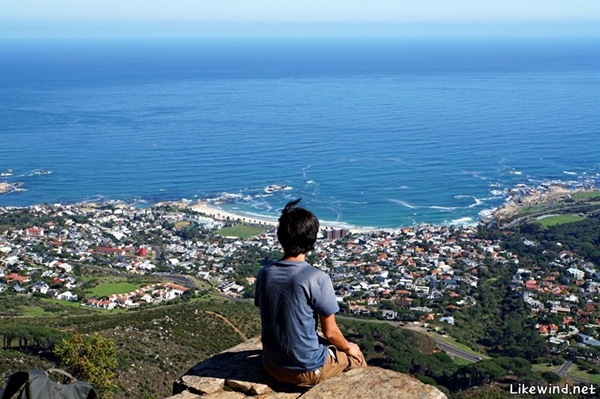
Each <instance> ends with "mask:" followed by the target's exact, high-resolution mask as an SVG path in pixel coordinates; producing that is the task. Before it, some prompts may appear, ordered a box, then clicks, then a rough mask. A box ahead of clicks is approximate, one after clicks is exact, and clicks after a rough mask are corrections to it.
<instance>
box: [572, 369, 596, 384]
mask: <svg viewBox="0 0 600 399" xmlns="http://www.w3.org/2000/svg"><path fill="white" fill-rule="evenodd" d="M567 375H568V376H570V377H575V378H580V379H582V380H586V381H590V382H593V383H594V384H600V375H598V374H590V373H586V372H585V371H582V370H581V369H579V367H577V365H576V364H574V365H572V366H571V368H570V369H569V371H568V372H567Z"/></svg>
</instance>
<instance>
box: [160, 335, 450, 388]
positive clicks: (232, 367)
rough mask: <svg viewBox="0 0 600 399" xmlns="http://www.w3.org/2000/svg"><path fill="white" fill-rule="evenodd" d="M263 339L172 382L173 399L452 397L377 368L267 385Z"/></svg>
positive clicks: (216, 357) (221, 354)
mask: <svg viewBox="0 0 600 399" xmlns="http://www.w3.org/2000/svg"><path fill="white" fill-rule="evenodd" d="M261 348H262V346H261V343H260V337H256V338H252V339H250V340H248V341H246V342H244V343H242V344H240V345H238V346H235V347H233V348H231V349H229V350H227V351H225V352H222V353H220V354H218V355H215V356H213V357H211V358H210V359H208V360H206V361H204V362H201V363H198V364H197V365H195V366H194V367H192V368H191V369H190V370H188V372H187V373H185V374H184V375H183V376H182V377H180V378H179V379H178V380H177V381H175V383H174V384H173V394H174V396H171V397H169V398H168V399H243V398H247V397H254V398H259V399H296V398H302V399H338V398H344V399H369V398H377V399H400V398H402V399H447V398H446V395H445V394H444V393H442V392H441V391H440V390H438V389H437V388H435V387H433V386H431V385H426V384H423V383H422V382H420V381H419V380H417V379H415V378H413V377H410V376H408V375H405V374H401V373H397V372H395V371H391V370H385V369H382V368H378V367H367V368H364V369H355V370H350V371H348V372H346V373H342V374H341V375H339V376H336V377H333V378H331V379H329V380H326V381H324V382H322V383H320V384H318V385H316V386H314V387H312V388H310V389H307V390H298V388H293V387H290V386H283V385H277V384H274V383H273V382H272V381H268V380H267V378H266V376H265V375H264V373H263V371H262V368H261V366H260V352H261Z"/></svg>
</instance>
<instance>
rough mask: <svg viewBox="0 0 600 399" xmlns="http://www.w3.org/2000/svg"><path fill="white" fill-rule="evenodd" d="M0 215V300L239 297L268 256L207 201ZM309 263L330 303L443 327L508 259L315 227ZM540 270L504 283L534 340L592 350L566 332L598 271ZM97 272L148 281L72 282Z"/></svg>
mask: <svg viewBox="0 0 600 399" xmlns="http://www.w3.org/2000/svg"><path fill="white" fill-rule="evenodd" d="M0 220H1V223H0V295H17V296H18V295H28V296H32V295H37V296H41V297H45V298H55V299H58V300H64V301H68V302H75V303H79V304H80V306H81V307H90V308H100V309H107V310H109V309H115V308H129V309H130V308H138V307H140V306H153V305H157V304H160V303H164V302H168V301H170V300H173V299H176V298H179V297H181V296H183V295H185V294H186V292H187V293H190V292H192V291H193V290H192V288H198V287H195V284H194V283H193V281H202V282H205V283H206V284H207V285H206V286H207V287H212V288H211V290H212V291H214V292H217V291H218V292H219V294H220V295H226V296H230V297H232V298H250V297H252V295H253V284H254V281H255V275H256V272H257V271H258V269H259V268H260V267H262V265H263V264H261V261H263V260H264V259H267V258H269V257H270V258H272V259H275V258H276V257H277V256H278V255H279V245H278V243H277V237H276V232H275V226H274V223H273V221H269V220H246V219H243V218H241V217H236V215H233V214H229V213H227V212H224V211H222V210H220V209H219V208H216V207H214V206H212V207H211V206H208V205H207V204H196V205H195V206H194V205H193V204H192V205H190V204H187V203H166V204H159V205H157V206H153V207H147V208H139V207H135V206H131V205H128V204H125V203H108V204H95V203H83V204H72V205H64V204H55V205H49V204H46V205H37V206H31V207H25V208H9V207H6V208H1V209H0ZM242 222H244V223H249V224H250V225H252V226H253V227H254V228H255V229H256V234H252V235H251V236H249V237H245V238H242V237H239V236H235V235H228V234H227V230H226V228H227V227H232V226H236V225H240V224H243V223H242ZM523 244H524V245H525V246H535V245H537V243H535V242H531V241H527V240H525V241H524V242H523ZM309 260H310V262H312V263H313V264H314V266H316V267H318V268H320V269H322V270H324V271H326V272H327V273H328V274H329V275H330V276H331V279H332V281H333V284H334V287H335V289H336V295H337V297H338V301H339V302H340V303H341V304H343V306H344V307H345V309H346V311H348V312H351V313H352V314H355V315H367V316H376V317H379V318H384V319H389V320H401V319H403V318H406V317H412V318H413V319H417V320H422V321H424V322H434V323H440V324H447V325H452V324H454V317H453V314H454V312H456V311H457V310H468V309H469V308H470V307H472V306H475V305H476V304H477V302H478V295H477V292H478V286H479V284H480V278H481V273H482V271H483V270H485V269H486V268H489V267H491V266H492V265H507V266H508V265H512V266H516V265H519V261H520V259H519V257H518V255H517V254H516V253H513V252H510V251H508V250H506V249H503V248H502V246H501V245H500V243H499V241H498V239H494V238H489V237H487V238H484V237H482V236H481V235H480V230H479V226H434V225H418V226H411V227H404V228H399V229H394V230H379V231H351V230H347V229H342V228H335V227H332V226H326V227H324V228H323V230H322V232H321V235H320V239H319V240H318V245H317V247H316V249H315V251H314V253H312V254H311V255H310V258H309ZM538 266H539V265H538ZM546 266H548V267H535V268H524V267H520V266H519V267H517V268H516V270H517V272H516V273H514V275H513V276H512V281H511V289H512V290H514V291H515V292H518V293H520V296H521V298H522V300H523V302H524V303H526V304H528V305H529V308H530V312H531V314H532V315H539V314H548V315H552V316H554V317H553V318H552V320H560V323H556V322H551V323H548V324H542V323H538V324H537V325H536V328H537V329H538V333H539V334H540V335H541V336H543V337H544V338H545V339H546V340H547V342H548V345H550V346H551V347H554V348H557V350H563V349H565V348H566V347H568V346H569V343H570V342H572V340H573V339H575V338H576V337H578V338H579V341H581V344H582V345H587V346H600V340H598V336H597V335H596V336H593V335H586V334H582V332H581V331H580V329H579V328H578V326H586V327H589V326H592V327H593V326H600V317H599V316H598V309H600V270H599V269H598V266H599V265H596V264H594V263H592V262H590V261H589V260H586V259H583V258H582V257H581V256H579V255H577V254H576V253H574V252H573V251H570V250H563V251H560V252H558V253H557V254H556V257H555V258H554V259H553V260H552V262H551V264H550V265H546ZM98 270H101V271H110V272H112V273H117V275H121V276H145V277H148V278H150V279H154V280H155V281H156V282H155V283H153V284H147V285H144V286H143V287H139V288H137V289H135V290H132V291H131V292H129V293H126V294H124V293H119V294H117V293H114V294H110V295H105V296H103V297H92V296H90V295H89V294H86V280H85V279H83V278H82V276H83V275H85V274H86V273H88V272H90V271H98ZM172 275H178V276H184V277H185V276H188V277H190V278H191V279H190V280H189V281H188V282H189V283H190V284H187V285H188V286H185V285H186V284H184V283H182V282H181V281H183V280H178V281H177V282H176V283H173V282H167V279H166V278H165V277H166V276H172ZM557 317H558V318H557ZM587 330H588V331H589V330H590V328H587ZM592 331H598V330H596V329H594V328H592Z"/></svg>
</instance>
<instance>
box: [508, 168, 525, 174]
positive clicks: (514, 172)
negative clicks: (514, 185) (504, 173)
mask: <svg viewBox="0 0 600 399" xmlns="http://www.w3.org/2000/svg"><path fill="white" fill-rule="evenodd" d="M508 173H510V174H511V175H522V174H523V172H521V171H520V170H516V169H513V170H511V171H509V172H508Z"/></svg>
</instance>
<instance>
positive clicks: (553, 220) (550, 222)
mask: <svg viewBox="0 0 600 399" xmlns="http://www.w3.org/2000/svg"><path fill="white" fill-rule="evenodd" d="M581 220H585V217H583V216H577V215H553V216H547V217H544V218H541V219H539V220H538V223H539V224H540V225H541V226H542V227H543V228H548V227H551V226H556V225H559V224H565V223H573V222H579V221H581Z"/></svg>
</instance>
